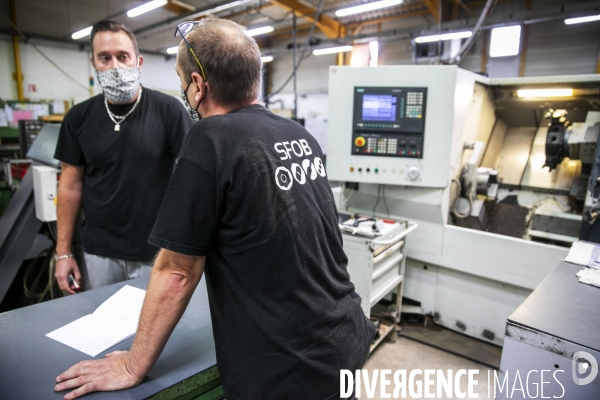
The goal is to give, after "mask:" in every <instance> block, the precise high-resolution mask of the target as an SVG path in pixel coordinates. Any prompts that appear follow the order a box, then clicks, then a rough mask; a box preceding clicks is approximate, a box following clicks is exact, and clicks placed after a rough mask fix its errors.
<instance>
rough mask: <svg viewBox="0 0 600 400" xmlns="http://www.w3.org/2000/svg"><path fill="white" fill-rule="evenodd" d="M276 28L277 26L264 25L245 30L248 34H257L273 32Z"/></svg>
mask: <svg viewBox="0 0 600 400" xmlns="http://www.w3.org/2000/svg"><path fill="white" fill-rule="evenodd" d="M274 30H275V28H273V27H272V26H263V27H260V28H254V29H246V31H244V33H245V34H246V35H248V36H256V35H262V34H265V33H269V32H273V31H274Z"/></svg>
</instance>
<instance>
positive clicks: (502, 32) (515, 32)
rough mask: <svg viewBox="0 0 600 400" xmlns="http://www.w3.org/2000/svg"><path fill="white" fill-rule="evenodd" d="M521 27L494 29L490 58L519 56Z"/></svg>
mask: <svg viewBox="0 0 600 400" xmlns="http://www.w3.org/2000/svg"><path fill="white" fill-rule="evenodd" d="M520 44H521V25H513V26H506V27H503V28H494V29H492V34H491V39H490V57H507V56H516V55H517V54H519V47H520Z"/></svg>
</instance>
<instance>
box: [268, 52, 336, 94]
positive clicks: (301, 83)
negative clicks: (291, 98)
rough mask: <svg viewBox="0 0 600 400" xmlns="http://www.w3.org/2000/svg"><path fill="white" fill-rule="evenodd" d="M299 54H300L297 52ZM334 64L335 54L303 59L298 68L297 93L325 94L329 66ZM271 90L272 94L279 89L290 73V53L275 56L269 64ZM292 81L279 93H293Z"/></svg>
mask: <svg viewBox="0 0 600 400" xmlns="http://www.w3.org/2000/svg"><path fill="white" fill-rule="evenodd" d="M298 53H300V52H298ZM335 64H336V55H335V54H326V55H323V56H313V55H311V56H310V57H309V58H307V59H305V60H304V61H303V62H302V64H300V68H298V75H297V83H298V93H299V94H306V93H326V92H327V89H328V79H329V66H330V65H335ZM271 68H272V69H271V71H272V77H271V83H272V85H271V90H270V92H273V91H275V90H277V89H279V88H280V87H281V85H282V84H283V82H285V80H286V79H287V78H288V77H289V76H290V74H291V72H292V53H291V51H290V53H289V54H282V55H276V56H275V60H273V61H272V62H271ZM292 85H293V84H292V81H291V80H290V82H289V83H288V84H287V85H286V86H285V88H284V89H283V90H282V91H281V93H291V92H293V86H292Z"/></svg>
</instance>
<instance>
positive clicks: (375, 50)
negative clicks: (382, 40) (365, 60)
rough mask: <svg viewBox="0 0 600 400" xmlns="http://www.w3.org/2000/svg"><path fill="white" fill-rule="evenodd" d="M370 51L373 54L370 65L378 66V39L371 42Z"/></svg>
mask: <svg viewBox="0 0 600 400" xmlns="http://www.w3.org/2000/svg"><path fill="white" fill-rule="evenodd" d="M369 53H370V54H371V60H369V65H370V66H371V67H376V66H377V61H378V59H379V42H378V41H377V40H373V41H372V42H369Z"/></svg>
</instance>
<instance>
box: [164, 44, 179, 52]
mask: <svg viewBox="0 0 600 400" xmlns="http://www.w3.org/2000/svg"><path fill="white" fill-rule="evenodd" d="M178 50H179V46H173V47H169V48H168V49H167V53H168V54H175V53H177V51H178Z"/></svg>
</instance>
